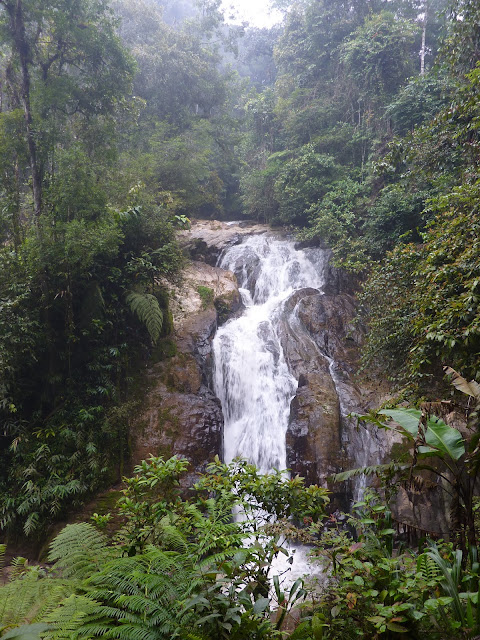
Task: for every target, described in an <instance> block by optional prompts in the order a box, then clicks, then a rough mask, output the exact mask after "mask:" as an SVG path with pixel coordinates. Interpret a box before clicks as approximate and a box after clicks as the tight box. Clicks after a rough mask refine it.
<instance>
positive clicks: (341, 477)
mask: <svg viewBox="0 0 480 640" xmlns="http://www.w3.org/2000/svg"><path fill="white" fill-rule="evenodd" d="M408 468H409V465H408V464H399V463H398V462H389V463H387V464H375V465H373V466H370V467H359V468H358V469H349V470H348V471H342V472H341V473H335V474H334V475H333V476H331V477H330V478H329V479H330V480H331V481H332V482H345V481H346V480H350V479H351V478H358V477H359V476H373V475H375V476H379V475H381V474H383V473H386V472H396V471H404V470H405V469H408Z"/></svg>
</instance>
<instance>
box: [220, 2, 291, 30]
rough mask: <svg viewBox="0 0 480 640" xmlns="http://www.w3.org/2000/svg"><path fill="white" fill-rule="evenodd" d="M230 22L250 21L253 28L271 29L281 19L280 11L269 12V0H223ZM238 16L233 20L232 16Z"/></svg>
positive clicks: (226, 15)
mask: <svg viewBox="0 0 480 640" xmlns="http://www.w3.org/2000/svg"><path fill="white" fill-rule="evenodd" d="M223 7H224V9H225V17H226V19H227V21H228V22H241V21H242V20H248V22H249V23H250V25H251V26H252V27H271V26H272V25H273V24H275V23H276V22H279V21H280V19H281V14H280V13H279V12H278V11H271V12H270V11H269V0H223ZM232 14H233V15H235V16H237V18H236V19H235V20H231V19H230V16H231V15H232Z"/></svg>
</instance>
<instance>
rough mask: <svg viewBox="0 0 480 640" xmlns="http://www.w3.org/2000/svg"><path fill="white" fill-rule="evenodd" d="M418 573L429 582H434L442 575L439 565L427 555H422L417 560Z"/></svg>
mask: <svg viewBox="0 0 480 640" xmlns="http://www.w3.org/2000/svg"><path fill="white" fill-rule="evenodd" d="M417 571H418V573H421V574H422V576H423V578H424V579H425V580H427V581H429V580H434V579H435V578H437V577H438V576H439V575H440V569H439V568H438V566H437V563H436V562H435V561H434V560H433V558H431V557H430V556H429V555H428V554H427V553H422V554H421V555H419V556H418V558H417Z"/></svg>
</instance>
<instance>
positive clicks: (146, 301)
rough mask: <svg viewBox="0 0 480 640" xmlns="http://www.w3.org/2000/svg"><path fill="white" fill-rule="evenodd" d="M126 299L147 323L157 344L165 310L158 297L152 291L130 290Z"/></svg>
mask: <svg viewBox="0 0 480 640" xmlns="http://www.w3.org/2000/svg"><path fill="white" fill-rule="evenodd" d="M125 300H126V303H127V304H128V306H129V307H130V310H131V311H132V313H134V314H135V315H136V316H137V317H138V319H139V320H140V322H142V323H143V324H144V325H145V327H146V329H147V331H148V333H149V334H150V338H151V339H152V342H153V344H155V343H156V342H157V340H158V338H159V337H160V333H161V331H162V327H163V311H162V310H161V309H160V305H159V304H158V300H157V298H156V297H155V296H154V295H152V294H151V293H138V292H136V291H129V292H128V293H127V294H126V296H125Z"/></svg>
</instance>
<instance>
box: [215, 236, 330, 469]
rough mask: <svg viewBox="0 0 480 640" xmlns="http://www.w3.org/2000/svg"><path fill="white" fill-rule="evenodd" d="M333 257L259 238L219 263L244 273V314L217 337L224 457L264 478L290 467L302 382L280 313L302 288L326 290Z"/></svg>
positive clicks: (238, 247) (228, 253)
mask: <svg viewBox="0 0 480 640" xmlns="http://www.w3.org/2000/svg"><path fill="white" fill-rule="evenodd" d="M327 258H328V255H327V252H325V251H322V250H321V249H316V250H309V251H304V250H297V249H295V248H294V245H293V243H292V242H291V241H288V240H281V239H277V238H274V237H271V236H266V235H262V236H252V237H249V238H247V239H246V240H245V241H244V242H243V243H242V244H240V245H236V246H234V247H231V248H230V249H228V250H227V251H226V252H225V253H224V255H223V256H222V258H221V260H220V262H219V266H220V267H222V268H223V269H228V270H230V271H233V272H234V273H235V274H236V275H237V279H238V282H239V286H240V293H241V295H242V299H243V303H244V305H245V307H246V309H245V312H244V314H243V315H242V316H241V317H239V318H236V319H234V320H230V321H229V322H228V323H226V324H225V325H224V326H223V327H221V328H220V329H219V330H218V332H217V334H216V336H215V339H214V343H213V350H214V359H215V373H214V385H215V392H216V394H217V396H218V397H219V398H220V401H221V403H222V408H223V414H224V420H225V424H224V459H225V462H230V461H231V460H232V459H233V458H235V457H237V456H241V457H243V458H247V459H248V461H249V462H251V463H253V464H255V465H256V466H257V468H258V469H259V470H260V471H262V472H263V473H267V472H268V471H271V470H272V469H273V468H276V469H285V468H286V466H287V462H286V446H285V435H286V431H287V427H288V418H289V413H290V402H291V400H292V398H293V397H294V395H295V392H296V388H297V381H296V380H295V378H294V377H293V376H292V375H291V373H290V372H289V369H288V366H287V363H286V361H285V357H284V353H283V349H282V346H281V343H280V339H279V336H278V333H277V328H278V322H279V318H280V316H281V309H282V305H283V304H284V302H285V301H286V300H287V299H288V298H289V296H290V295H291V294H292V293H293V292H294V291H295V290H298V289H302V288H306V287H310V288H314V289H318V290H321V288H322V287H323V284H324V280H325V277H324V271H325V266H326V264H327Z"/></svg>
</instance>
